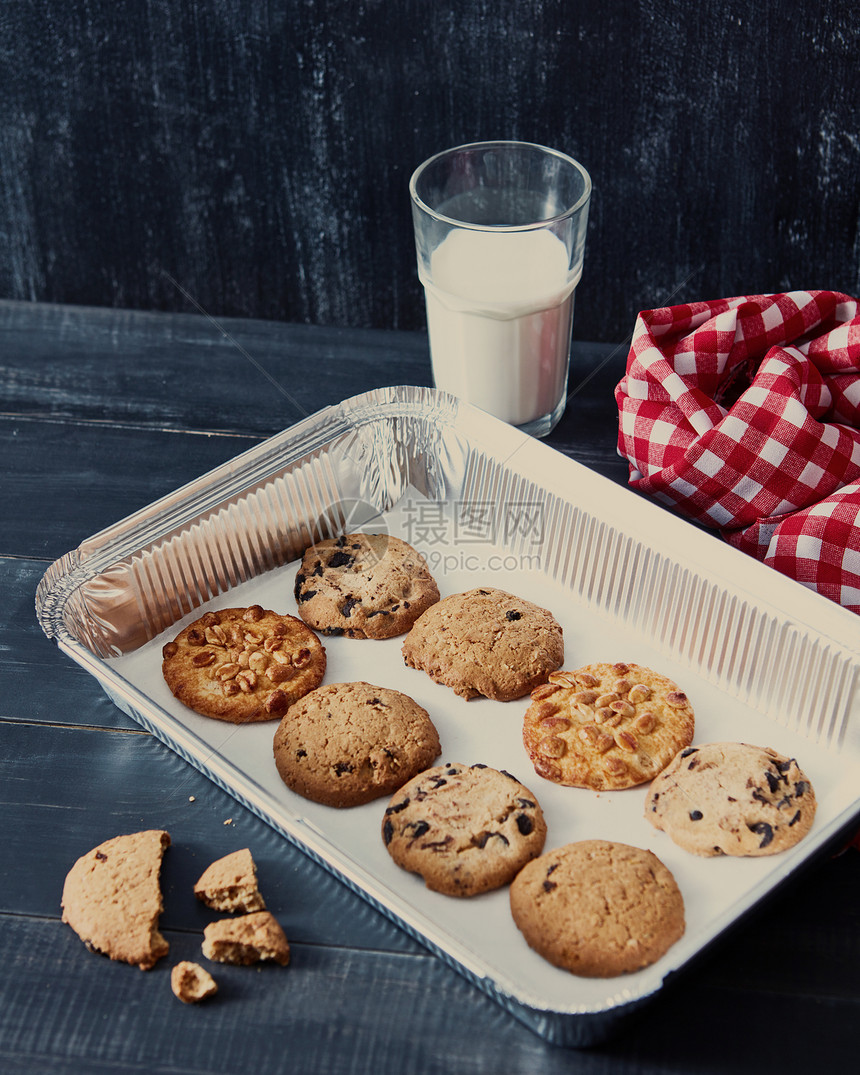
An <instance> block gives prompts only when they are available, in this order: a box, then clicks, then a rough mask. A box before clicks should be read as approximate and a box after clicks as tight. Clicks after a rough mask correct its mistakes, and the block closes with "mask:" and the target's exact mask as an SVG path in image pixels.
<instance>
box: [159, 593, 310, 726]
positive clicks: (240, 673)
mask: <svg viewBox="0 0 860 1075" xmlns="http://www.w3.org/2000/svg"><path fill="white" fill-rule="evenodd" d="M162 656H163V662H162V672H163V674H164V678H165V680H166V682H167V685H168V687H170V689H171V691H172V692H173V694H174V695H175V696H176V697H177V698H178V699H179V701H180V702H182V703H183V704H184V705H187V706H188V707H189V708H190V709H194V710H196V712H198V713H202V714H203V716H206V717H214V718H215V719H216V720H225V721H229V722H231V723H233V724H244V723H246V722H253V721H261V720H275V719H278V718H280V717H282V716H283V715H284V713H285V712H286V711H287V709H288V708H289V707H290V706H291V705H292V704H293V702H295V701H298V699H299V698H301V697H302V696H303V695H305V694H307V692H308V691H310V690H313V689H314V687H318V686H319V685H320V683H322V680H323V676H324V675H325V668H326V654H325V650H324V649H323V646H322V643H321V642H320V640H319V639H318V638H317V636H316V635H315V634H314V633H313V631H311V630H310V629H309V628H308V627H307V626H306V625H305V624H304V623H302V621H301V620H299V619H297V618H296V617H295V616H288V615H281V614H280V613H277V612H270V611H266V610H264V609H263V608H261V607H260V606H259V605H251V606H250V607H248V608H222V609H219V610H218V611H217V612H207V613H205V614H204V615H203V616H201V617H200V619H198V620H195V621H194V623H192V624H189V626H188V627H186V628H185V629H184V630H183V631H180V633H179V634H178V635H177V636H176V638H175V639H174V640H173V641H172V642H168V643H167V645H166V646H165V647H164V649H163V651H162Z"/></svg>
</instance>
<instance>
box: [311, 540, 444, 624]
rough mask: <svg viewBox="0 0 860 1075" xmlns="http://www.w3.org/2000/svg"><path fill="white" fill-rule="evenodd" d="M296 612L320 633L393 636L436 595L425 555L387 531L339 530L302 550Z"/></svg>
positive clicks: (412, 620) (437, 591)
mask: <svg viewBox="0 0 860 1075" xmlns="http://www.w3.org/2000/svg"><path fill="white" fill-rule="evenodd" d="M295 596H296V602H297V604H298V607H299V615H300V616H301V617H302V619H303V620H304V621H305V623H307V624H309V625H310V626H311V627H313V628H315V629H316V630H318V631H319V632H320V633H321V634H323V635H345V636H346V637H347V638H393V637H394V636H395V635H400V634H403V632H404V631H408V630H409V628H410V627H411V626H412V624H413V623H414V622H415V620H416V619H417V618H418V617H419V616H420V615H421V613H422V612H423V611H424V610H425V609H427V608H429V607H430V605H432V604H434V603H435V602H436V601H438V600H439V587H438V586H437V585H436V582H435V580H434V578H433V576H432V575H431V574H430V570H429V568H428V567H427V563H426V561H425V560H424V557H423V556H421V555H420V553H418V552H416V551H415V549H413V548H412V546H411V545H408V544H407V543H406V542H405V541H402V540H401V539H400V538H397V537H392V536H389V535H388V534H343V535H342V536H341V537H338V538H330V539H328V540H326V541H319V542H317V543H316V544H315V545H312V546H311V547H310V548H309V549H308V550H307V552H305V554H304V556H303V558H302V563H301V566H300V568H299V571H298V574H297V575H296V583H295Z"/></svg>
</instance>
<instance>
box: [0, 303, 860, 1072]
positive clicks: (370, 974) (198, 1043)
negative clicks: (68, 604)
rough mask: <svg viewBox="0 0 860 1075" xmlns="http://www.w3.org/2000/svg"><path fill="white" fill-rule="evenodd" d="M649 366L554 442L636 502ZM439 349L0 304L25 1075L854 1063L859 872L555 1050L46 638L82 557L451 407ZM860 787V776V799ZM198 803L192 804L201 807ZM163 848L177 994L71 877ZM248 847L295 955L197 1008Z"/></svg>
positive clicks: (2, 949) (592, 389) (807, 882)
mask: <svg viewBox="0 0 860 1075" xmlns="http://www.w3.org/2000/svg"><path fill="white" fill-rule="evenodd" d="M625 355H626V347H625V346H624V344H621V345H619V346H618V347H617V348H612V347H608V346H597V345H585V344H580V345H577V347H576V354H575V370H576V372H575V375H574V379H573V385H572V386H573V387H574V389H575V392H574V395H573V398H572V400H571V403H570V405H569V407H568V411H567V413H566V415H565V417H564V419H563V420H562V422H561V424H560V425H559V427H558V428H557V429H556V431H555V432H554V433H553V434H552V436H551V437H550V438H549V442H550V443H551V444H553V445H554V446H555V447H556V448H558V449H559V450H560V451H563V452H565V453H567V454H569V455H571V456H574V457H575V458H577V459H578V460H580V461H581V462H583V463H585V464H586V465H588V466H590V467H593V468H595V469H597V470H599V471H601V472H602V473H603V474H604V475H606V476H608V477H609V478H610V479H613V480H616V481H619V482H622V483H623V482H625V481H626V464H624V463H623V462H622V461H621V460H619V459H618V458H617V456H616V454H615V434H616V417H615V407H614V401H613V398H612V388H613V386H614V384H615V383H616V381H617V380H618V378H619V376H620V375H621V372H622V371H623V366H624V360H625ZM429 383H430V369H429V359H428V354H427V343H426V338H425V337H424V336H423V335H422V334H406V333H385V332H376V331H364V332H357V331H352V330H343V329H335V328H309V327H301V326H291V325H284V324H276V323H262V322H247V321H230V322H225V323H216V322H215V321H213V320H211V319H209V318H207V317H205V316H200V315H182V316H174V315H155V314H145V313H132V312H125V311H110V310H95V309H82V308H71V307H52V306H38V305H29V304H24V303H0V393H2V405H0V412H2V413H0V459H2V464H0V465H2V475H3V484H2V523H1V524H0V527H2V529H0V535H2V536H0V573H2V596H3V603H2V609H3V613H2V616H0V653H2V663H0V802H2V838H3V853H2V857H0V1071H2V1072H4V1073H9V1075H12V1073H25V1072H26V1073H27V1075H32V1073H34V1072H51V1073H54V1072H57V1073H59V1072H68V1073H75V1075H78V1073H81V1072H83V1073H90V1072H92V1073H103V1072H172V1073H176V1072H189V1073H192V1072H193V1073H195V1075H197V1073H209V1072H213V1073H214V1072H237V1073H238V1072H254V1073H257V1075H263V1073H266V1072H276V1071H277V1072H280V1071H289V1072H293V1073H296V1075H299V1073H302V1075H304V1073H315V1072H320V1073H326V1075H338V1073H358V1072H368V1073H373V1075H386V1073H389V1072H390V1073H392V1075H395V1073H396V1075H409V1073H416V1075H426V1073H429V1072H440V1073H441V1072H445V1073H454V1072H464V1073H465V1072H485V1071H486V1072H493V1073H494V1075H497V1073H514V1072H523V1073H526V1072H527V1073H529V1075H542V1073H550V1072H589V1073H607V1072H608V1073H612V1075H615V1073H624V1072H636V1073H646V1072H649V1073H651V1072H653V1073H656V1072H660V1073H665V1072H685V1073H687V1072H732V1073H736V1072H739V1071H750V1072H756V1073H758V1075H761V1073H762V1072H769V1071H775V1070H777V1069H778V1068H782V1067H785V1066H787V1067H789V1068H790V1069H791V1070H793V1071H802V1070H803V1069H804V1067H805V1066H807V1065H810V1064H815V1063H818V1064H821V1063H822V1062H824V1063H825V1065H826V1068H827V1069H828V1070H829V1069H831V1068H832V1069H836V1067H837V1066H842V1065H850V1066H851V1067H852V1069H853V1068H854V1067H855V1066H856V1062H857V1057H858V1055H860V853H858V852H857V851H856V850H854V849H850V850H848V851H847V852H845V853H843V854H840V855H834V856H832V857H824V858H823V859H821V860H819V861H818V862H816V863H815V864H814V865H812V866H811V867H810V868H809V869H808V870H807V871H806V872H805V873H804V874H803V876H801V877H800V878H798V879H797V880H796V881H795V882H794V883H793V884H791V885H790V887H788V888H785V889H783V890H781V891H780V892H779V893H778V894H777V895H776V896H775V897H774V898H773V899H771V900H770V901H769V903H768V905H767V906H766V907H764V908H761V909H758V910H757V911H756V913H755V914H754V916H753V917H752V918H750V919H748V920H746V921H744V922H743V923H741V924H740V925H738V926H737V927H736V928H735V929H734V930H733V931H732V933H731V935H730V936H727V937H725V938H722V939H721V941H720V943H719V944H718V945H716V946H715V947H714V948H713V949H712V950H711V951H709V952H708V953H706V954H705V955H704V956H703V957H702V958H701V959H700V960H699V961H698V963H697V964H696V965H695V966H694V967H693V968H692V969H690V970H689V971H688V972H687V973H685V975H684V976H683V977H682V979H681V981H680V983H678V984H677V985H675V986H674V987H671V988H668V989H666V990H665V991H664V994H663V995H662V996H661V997H660V998H659V999H658V1000H657V1002H656V1003H654V1004H653V1005H651V1006H649V1007H648V1008H647V1009H646V1010H645V1012H644V1013H643V1014H642V1015H641V1016H640V1017H637V1018H636V1019H635V1020H634V1021H632V1022H631V1023H630V1024H629V1025H628V1026H626V1027H625V1028H624V1029H623V1031H622V1033H621V1034H620V1035H619V1036H618V1037H616V1038H614V1039H613V1040H611V1041H610V1042H608V1043H606V1044H603V1045H601V1046H599V1047H596V1048H592V1049H589V1050H580V1051H574V1050H567V1049H562V1048H559V1047H555V1046H552V1045H548V1044H546V1043H545V1042H544V1041H542V1040H541V1039H540V1038H538V1037H537V1036H536V1035H535V1034H534V1033H532V1032H531V1031H530V1030H528V1029H527V1028H525V1027H524V1026H522V1025H520V1024H519V1023H518V1022H516V1021H514V1020H513V1019H512V1018H511V1017H509V1016H508V1015H506V1014H504V1013H503V1012H502V1010H501V1009H499V1008H498V1007H497V1006H496V1005H495V1004H494V1003H493V1002H492V1001H491V1000H489V999H488V998H486V997H485V996H484V995H483V994H482V993H480V992H479V991H478V990H477V989H475V988H474V987H472V986H471V985H470V984H468V983H467V982H466V981H465V980H464V979H462V978H461V977H460V976H459V975H457V974H456V973H454V972H453V971H452V970H450V969H449V968H447V967H446V966H445V965H443V963H442V962H441V961H440V960H438V959H437V958H436V957H435V956H433V955H431V954H429V953H428V952H427V951H425V950H424V949H423V948H422V947H421V946H420V945H419V944H417V943H416V942H414V941H413V940H411V939H410V938H409V937H407V936H406V935H405V934H404V933H403V932H402V931H401V930H399V929H398V928H397V927H396V926H395V925H393V924H392V923H390V922H389V921H388V920H387V919H385V918H384V917H382V916H381V915H380V914H378V913H377V912H376V911H374V910H373V909H372V908H370V907H369V906H368V905H367V904H366V903H365V902H364V901H363V900H362V899H360V898H359V897H357V896H355V895H354V894H353V893H351V892H350V891H349V890H348V889H347V888H346V887H345V886H343V885H342V884H341V883H340V882H339V881H337V880H336V879H334V878H333V877H332V876H331V875H330V874H328V873H327V872H326V871H325V870H324V869H322V868H321V867H320V866H318V865H316V864H315V863H314V862H312V861H311V860H310V859H309V858H308V857H307V856H305V855H304V854H303V853H302V852H301V851H300V850H297V849H296V848H294V847H293V846H291V845H289V844H288V843H287V842H285V841H284V840H283V839H282V838H281V837H279V836H278V835H276V833H275V832H274V831H273V830H271V829H270V828H269V827H268V826H267V825H266V824H264V823H263V822H261V821H260V820H259V819H258V818H256V817H255V816H254V815H252V814H251V813H249V812H248V811H247V810H245V809H244V808H243V807H242V806H240V805H238V804H237V803H236V802H235V801H234V800H233V799H232V798H231V797H230V796H229V795H227V794H226V793H225V792H223V791H222V790H220V789H219V788H218V787H216V786H215V785H213V784H212V783H210V782H209V781H208V780H207V779H206V778H204V777H202V776H201V775H200V774H198V773H197V772H196V770H194V769H192V768H191V767H190V766H189V765H187V764H186V763H185V762H183V761H182V760H180V759H179V758H178V757H177V756H176V755H174V754H173V753H172V752H171V751H169V750H168V749H167V748H166V747H164V746H162V744H160V743H159V742H158V741H156V740H155V739H154V738H153V737H152V736H150V735H149V734H147V733H145V732H144V731H143V730H142V729H141V728H140V727H138V726H137V725H136V724H134V723H133V722H132V721H131V720H130V719H128V718H127V717H126V716H125V715H123V714H122V713H121V712H120V711H119V710H118V709H116V708H115V707H114V705H113V704H112V703H111V702H110V701H109V699H108V698H107V696H106V695H105V694H104V693H103V692H102V689H101V687H100V686H99V684H98V683H97V682H96V681H95V680H94V679H93V678H92V677H91V676H90V675H89V674H88V673H86V672H85V671H83V670H82V669H81V668H79V667H78V666H77V665H76V664H75V663H74V662H72V661H71V660H69V659H68V658H67V657H66V656H64V655H63V654H62V653H60V652H59V651H58V650H57V648H56V646H55V645H54V644H53V643H52V642H50V641H49V640H48V639H46V638H45V636H44V635H43V634H42V632H41V630H40V628H39V626H38V624H37V623H36V620H35V616H34V595H35V591H36V587H37V585H38V582H39V580H40V578H41V576H42V574H43V573H44V571H45V570H46V568H47V567H48V565H49V564H50V563H51V562H52V561H53V560H54V559H56V558H57V557H59V556H61V555H62V554H63V553H65V552H67V551H68V550H70V549H73V548H75V547H77V545H78V544H79V543H80V542H81V541H82V540H83V539H85V538H86V537H88V536H89V535H91V534H93V533H95V532H96V531H98V530H99V529H101V528H102V527H105V526H108V525H110V524H111V523H114V522H116V521H117V520H119V519H121V518H123V517H124V516H125V515H127V514H129V513H130V512H132V511H133V510H135V509H137V508H140V507H143V506H145V505H146V504H148V503H150V502H151V501H153V500H154V499H156V498H157V497H159V496H161V495H162V494H165V493H168V492H170V491H172V490H174V489H175V488H177V487H178V486H179V485H181V484H183V483H184V482H186V481H188V480H190V479H192V478H195V477H197V476H199V475H201V474H203V473H204V472H206V471H208V470H209V469H211V468H212V467H214V466H216V465H217V464H220V463H222V462H224V461H225V460H227V459H229V458H231V457H232V456H234V455H236V454H237V453H238V452H240V451H242V450H243V449H245V448H247V447H250V446H251V445H253V444H254V443H256V442H258V441H260V440H261V439H263V438H265V437H267V436H269V435H270V434H273V433H275V432H277V431H279V430H280V429H282V428H284V427H286V426H289V425H290V424H291V423H293V422H295V421H297V420H298V419H299V418H302V417H304V416H305V415H307V414H310V413H313V412H314V411H316V410H318V409H319V408H320V407H322V406H324V405H326V404H329V403H334V402H337V401H339V400H341V399H343V398H346V397H348V396H350V395H353V394H355V393H357V392H360V391H363V390H365V389H369V388H374V387H378V386H382V385H388V384H429ZM858 779H860V775H859V776H858ZM192 797H193V798H192ZM144 828H165V829H167V830H168V831H169V832H170V833H171V835H172V838H173V846H172V848H171V849H170V851H168V853H167V855H166V857H165V863H164V869H163V874H162V881H163V888H164V892H165V903H166V908H165V913H164V915H163V916H162V930H163V932H164V934H165V936H166V937H167V938H168V940H169V941H170V945H171V953H170V957H169V958H168V959H166V960H163V961H162V962H161V963H160V964H159V965H158V966H157V967H156V968H155V969H154V970H153V971H151V972H149V973H142V972H140V971H138V970H137V969H136V968H132V967H128V966H126V965H123V964H118V963H112V962H110V961H109V960H107V959H105V958H103V957H100V956H97V955H93V954H91V953H89V952H88V951H87V950H86V949H85V948H84V947H83V945H82V944H81V942H80V941H79V940H78V938H77V937H76V936H75V935H74V934H73V933H72V931H71V930H70V929H69V928H68V927H67V926H65V925H63V924H62V923H61V921H60V894H61V891H62V886H63V879H64V877H65V874H66V872H67V871H68V869H69V867H70V866H71V864H72V862H73V861H74V860H75V859H76V858H77V857H78V856H79V855H81V854H83V853H84V852H85V851H87V850H89V849H90V848H92V847H93V846H95V845H96V844H97V843H99V842H101V841H102V840H104V839H106V838H108V837H110V836H113V835H116V834H118V833H122V832H131V831H136V830H139V829H144ZM243 846H248V847H250V848H251V849H252V852H253V854H254V856H255V858H256V860H257V862H258V867H259V874H260V881H261V885H262V887H263V889H264V891H265V893H266V895H267V899H268V903H269V906H270V908H271V909H272V910H273V911H274V913H275V914H276V915H277V916H278V918H279V919H280V920H281V921H282V922H283V924H284V926H285V929H286V931H287V933H288V936H289V938H290V941H291V944H292V949H293V964H292V966H291V967H290V968H288V969H286V970H281V969H280V968H276V967H271V966H268V967H267V966H263V967H260V968H259V969H257V968H252V969H245V968H225V969H224V970H223V971H220V968H219V971H220V972H219V978H220V980H221V992H220V994H219V997H218V998H216V1000H215V1001H214V1002H212V1003H210V1004H208V1005H202V1006H198V1007H190V1006H184V1005H182V1004H180V1003H179V1002H178V1001H177V1000H176V999H175V998H174V997H173V995H172V993H171V991H170V987H169V981H168V979H169V968H170V966H171V965H172V963H173V962H174V961H175V960H178V959H181V958H196V957H197V956H198V954H199V945H200V940H201V931H202V927H203V925H204V924H205V922H206V921H208V920H209V917H207V915H208V912H205V911H204V909H202V908H199V907H198V906H197V904H196V902H195V901H194V900H193V899H188V898H186V897H185V896H184V895H183V894H187V893H188V892H189V890H190V886H191V885H192V884H193V882H194V880H195V879H196V877H197V876H198V875H199V873H200V872H201V871H202V869H203V868H204V867H205V866H206V865H207V864H208V863H209V862H210V861H212V860H213V859H214V858H216V857H219V856H220V855H223V854H226V853H227V852H228V851H231V850H234V849H236V848H238V847H243Z"/></svg>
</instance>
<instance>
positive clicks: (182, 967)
mask: <svg viewBox="0 0 860 1075" xmlns="http://www.w3.org/2000/svg"><path fill="white" fill-rule="evenodd" d="M170 988H171V989H172V990H173V995H174V996H175V997H178V998H179V999H180V1000H181V1001H182V1003H183V1004H199V1003H200V1001H201V1000H205V999H206V998H207V997H214V996H215V994H216V993H217V992H218V983H217V982H216V981H215V979H214V978H213V977H212V975H211V974H210V973H209V971H208V970H206V969H205V968H204V967H201V966H200V964H199V963H192V962H191V961H190V960H187V959H183V961H182V962H181V963H177V964H176V966H175V967H174V968H173V970H171V972H170Z"/></svg>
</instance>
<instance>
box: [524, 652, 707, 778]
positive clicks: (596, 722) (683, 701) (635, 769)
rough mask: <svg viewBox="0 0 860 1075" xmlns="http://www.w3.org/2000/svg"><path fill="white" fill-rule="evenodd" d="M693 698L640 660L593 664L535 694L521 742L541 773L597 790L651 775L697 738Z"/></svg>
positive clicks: (556, 679)
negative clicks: (690, 700) (692, 704)
mask: <svg viewBox="0 0 860 1075" xmlns="http://www.w3.org/2000/svg"><path fill="white" fill-rule="evenodd" d="M694 728H695V719H694V715H693V709H692V707H691V705H690V702H689V699H688V698H687V696H686V694H684V692H683V691H681V690H679V688H678V687H677V686H676V684H675V683H673V682H672V680H670V679H668V678H667V677H666V676H663V675H660V674H659V673H657V672H652V671H651V669H650V668H645V667H643V666H642V665H638V664H623V663H616V664H590V665H586V666H585V667H583V668H579V669H576V670H575V671H572V672H568V671H563V672H556V673H554V674H552V675H550V677H549V682H548V683H546V684H545V685H543V686H541V687H538V688H537V689H536V690H534V691H533V692H532V704H531V705H530V706H529V708H528V709H527V710H526V714H525V717H524V719H523V744H524V746H525V748H526V753H527V754H528V756H529V758H531V761H532V764H533V765H534V767H535V772H536V773H537V774H538V775H539V776H542V777H544V778H545V779H546V780H551V781H553V782H554V783H556V784H564V785H567V786H570V787H578V788H592V789H594V790H596V791H603V790H607V789H619V788H629V787H634V786H636V785H637V784H644V783H646V782H647V781H649V780H652V779H653V778H654V777H655V776H656V775H657V774H658V773H659V772H660V770H661V769H663V768H664V767H665V766H666V765H668V763H669V762H670V761H671V760H672V758H673V757H674V756H675V754H676V753H677V752H678V751H679V750H681V749H683V748H684V747H685V746H688V745H689V743H691V742H692V739H693V732H694Z"/></svg>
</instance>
